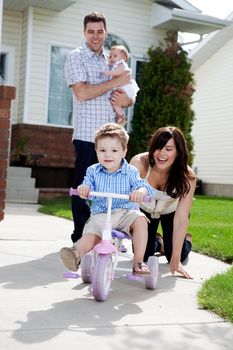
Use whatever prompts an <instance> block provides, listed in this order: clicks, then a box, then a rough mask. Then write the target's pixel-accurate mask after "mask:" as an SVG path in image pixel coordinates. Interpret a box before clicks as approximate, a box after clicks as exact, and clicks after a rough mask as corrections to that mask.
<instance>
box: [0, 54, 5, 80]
mask: <svg viewBox="0 0 233 350" xmlns="http://www.w3.org/2000/svg"><path fill="white" fill-rule="evenodd" d="M0 77H1V80H2V81H3V82H4V81H5V79H6V54H5V53H1V58H0Z"/></svg>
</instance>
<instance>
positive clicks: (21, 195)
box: [6, 167, 39, 203]
mask: <svg viewBox="0 0 233 350" xmlns="http://www.w3.org/2000/svg"><path fill="white" fill-rule="evenodd" d="M31 173H32V169H31V168H26V167H9V168H8V171H7V189H6V202H15V203H38V198H39V189H38V188H35V179H34V178H31Z"/></svg>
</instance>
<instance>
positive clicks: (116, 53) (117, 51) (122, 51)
mask: <svg viewBox="0 0 233 350" xmlns="http://www.w3.org/2000/svg"><path fill="white" fill-rule="evenodd" d="M128 59H129V53H128V51H127V49H126V48H125V47H124V46H123V45H115V46H112V47H111V51H110V53H109V61H110V63H111V64H113V63H115V62H117V61H120V60H124V61H125V62H127V61H128Z"/></svg>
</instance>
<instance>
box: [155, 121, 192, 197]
mask: <svg viewBox="0 0 233 350" xmlns="http://www.w3.org/2000/svg"><path fill="white" fill-rule="evenodd" d="M171 138H173V140H174V142H175V145H176V150H177V157H176V159H175V161H174V163H173V164H172V167H171V170H170V173H169V175H168V179H167V183H166V185H165V189H164V190H165V191H166V192H167V194H168V195H169V196H171V197H173V198H179V197H181V196H185V195H186V194H187V193H188V192H189V190H190V183H189V180H193V179H194V178H195V177H194V176H193V175H192V174H191V173H190V171H189V169H188V149H187V145H186V141H185V138H184V135H183V133H182V131H181V130H180V129H179V128H177V127H174V126H167V127H163V128H160V129H158V130H157V131H156V132H155V133H154V135H153V136H152V138H151V141H150V148H149V155H148V157H149V163H150V166H151V167H153V166H154V164H155V161H154V157H153V154H154V152H155V150H157V149H158V150H161V149H162V148H163V147H164V146H165V145H166V143H167V142H168V141H169V140H170V139H171Z"/></svg>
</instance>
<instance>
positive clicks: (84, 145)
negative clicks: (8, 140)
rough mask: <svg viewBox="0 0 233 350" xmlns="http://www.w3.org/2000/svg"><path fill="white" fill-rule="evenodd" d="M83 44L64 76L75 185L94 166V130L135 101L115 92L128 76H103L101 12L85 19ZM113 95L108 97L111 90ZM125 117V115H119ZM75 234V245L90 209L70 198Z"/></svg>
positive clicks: (104, 28)
mask: <svg viewBox="0 0 233 350" xmlns="http://www.w3.org/2000/svg"><path fill="white" fill-rule="evenodd" d="M83 24H84V36H85V39H86V42H85V43H84V45H83V46H82V47H79V48H77V49H75V50H73V51H72V52H71V53H70V54H69V55H68V56H67V60H66V64H65V76H66V81H67V84H68V86H69V87H71V88H72V92H73V122H74V132H73V144H74V147H75V154H76V160H75V184H74V186H75V187H77V186H78V185H80V184H81V183H82V181H83V178H84V175H85V173H86V169H87V167H88V166H90V165H92V164H94V163H97V162H98V160H97V157H96V152H95V146H94V143H93V141H94V134H95V130H96V129H98V128H99V127H100V126H101V125H103V124H105V123H109V122H114V121H115V120H116V115H115V112H114V110H113V106H112V104H113V105H118V106H122V107H128V106H131V105H132V104H133V102H134V101H132V100H131V99H129V98H128V97H127V95H126V94H125V93H124V91H123V90H117V88H119V87H120V86H122V85H125V84H127V83H129V81H130V78H131V77H130V74H129V73H128V72H126V73H125V74H123V75H122V76H119V77H115V78H113V79H110V80H109V78H108V77H106V76H105V75H104V72H105V71H106V70H107V69H108V58H107V55H106V53H105V52H104V50H103V46H104V41H105V38H106V35H107V26H106V19H105V17H104V15H103V14H101V13H94V12H93V13H90V14H88V15H86V16H85V17H84V23H83ZM113 89H116V90H114V93H113V94H112V96H111V93H112V90H113ZM118 117H121V119H122V117H124V116H118ZM72 214H73V220H74V231H73V233H72V235H71V239H72V242H73V243H75V242H76V241H77V240H79V239H80V238H81V236H82V231H83V227H84V224H85V222H86V220H87V219H88V218H89V216H90V210H89V207H88V206H87V204H86V202H85V200H83V199H81V198H79V197H78V196H73V197H72Z"/></svg>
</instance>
